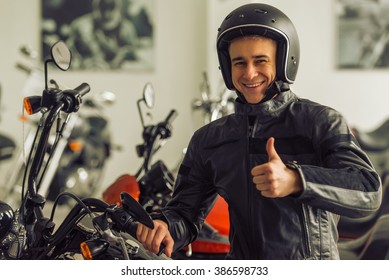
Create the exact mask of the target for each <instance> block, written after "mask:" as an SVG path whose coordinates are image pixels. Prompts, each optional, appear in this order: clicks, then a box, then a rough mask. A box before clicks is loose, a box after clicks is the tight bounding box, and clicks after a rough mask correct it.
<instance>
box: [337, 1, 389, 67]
mask: <svg viewBox="0 0 389 280" xmlns="http://www.w3.org/2000/svg"><path fill="white" fill-rule="evenodd" d="M336 13H337V20H338V54H337V63H338V67H339V68H349V69H350V68H357V69H375V68H385V67H389V17H388V15H389V0H358V1H355V0H336Z"/></svg>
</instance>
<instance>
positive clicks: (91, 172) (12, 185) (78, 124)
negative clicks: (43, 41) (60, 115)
mask: <svg viewBox="0 0 389 280" xmlns="http://www.w3.org/2000/svg"><path fill="white" fill-rule="evenodd" d="M21 52H22V53H23V54H24V55H26V56H28V57H29V58H31V57H32V58H33V57H35V55H33V54H32V53H33V51H32V50H31V49H30V48H27V47H23V48H21ZM16 66H17V68H18V69H20V70H22V71H23V72H25V73H26V74H27V75H28V78H27V82H26V83H25V86H24V89H23V94H24V95H25V96H29V99H30V100H31V101H33V102H34V100H37V102H39V100H40V98H41V97H40V96H39V95H36V94H37V92H38V89H39V88H41V87H39V84H43V82H42V81H43V80H44V73H43V71H42V70H41V69H40V68H39V67H31V66H29V65H27V64H26V63H21V62H19V63H17V65H16ZM49 82H50V84H51V85H52V86H53V87H55V88H57V90H59V86H58V84H57V83H56V82H55V81H54V80H52V79H51V80H50V81H49ZM28 93H30V94H28ZM31 95H33V96H31ZM115 98H116V97H115V94H114V93H112V92H109V91H104V92H100V93H99V94H98V95H96V96H94V97H92V98H85V99H84V100H83V108H84V110H82V112H80V111H77V112H74V113H73V114H72V115H71V116H70V115H67V116H66V120H65V122H66V126H65V127H64V129H62V131H61V134H60V137H59V139H56V137H55V136H50V137H49V139H48V146H49V147H53V145H54V142H55V141H57V142H56V144H55V145H56V148H55V151H54V152H52V153H51V148H49V149H47V155H46V156H45V157H44V158H43V160H44V161H46V160H47V159H48V158H50V162H48V163H47V165H46V171H45V174H46V175H45V176H44V177H43V178H42V182H41V183H40V186H39V189H38V193H39V194H41V195H43V196H44V197H46V198H47V199H48V200H49V201H51V202H52V201H54V200H55V198H56V197H57V196H58V194H59V193H61V192H64V191H71V192H72V193H74V194H76V195H77V196H79V197H88V196H94V195H95V194H97V192H98V191H99V190H100V188H101V182H102V178H103V176H104V175H105V170H106V166H107V162H108V159H109V158H110V156H111V153H112V151H113V150H115V149H118V148H119V147H117V146H116V145H114V144H113V143H112V140H111V133H110V126H109V122H108V118H107V117H106V116H105V114H104V109H105V107H106V106H110V105H112V104H113V103H114V102H115ZM21 119H23V120H24V122H23V134H25V135H26V136H25V137H23V138H24V139H23V145H22V146H21V147H20V148H19V149H18V150H17V152H16V156H15V158H14V161H13V162H12V165H11V169H10V170H9V171H8V173H7V174H6V177H7V179H6V180H5V184H4V188H3V194H1V195H0V198H1V199H3V200H4V201H5V202H7V203H8V204H10V205H12V206H13V207H16V206H17V205H18V204H19V203H20V193H21V189H22V182H23V171H24V168H25V161H26V153H25V151H26V150H29V149H31V147H32V143H33V139H34V137H35V130H36V128H37V126H38V124H39V118H36V116H35V115H23V118H21ZM24 130H26V133H24ZM49 153H51V156H50V157H49ZM66 201H67V200H66V199H63V200H62V201H61V204H65V203H66Z"/></svg>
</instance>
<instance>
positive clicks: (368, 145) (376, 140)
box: [353, 119, 389, 152]
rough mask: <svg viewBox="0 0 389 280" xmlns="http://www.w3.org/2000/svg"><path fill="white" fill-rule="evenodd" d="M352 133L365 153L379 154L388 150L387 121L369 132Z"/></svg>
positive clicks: (388, 130)
mask: <svg viewBox="0 0 389 280" xmlns="http://www.w3.org/2000/svg"><path fill="white" fill-rule="evenodd" d="M353 133H354V135H355V137H356V138H357V140H358V142H359V144H360V145H361V147H362V149H363V150H365V151H366V152H369V151H370V152H381V151H385V150H387V149H389V141H388V138H389V119H388V120H387V121H385V122H384V123H383V124H381V125H380V126H379V127H378V128H376V129H374V130H372V131H370V132H361V131H358V130H357V129H354V130H353Z"/></svg>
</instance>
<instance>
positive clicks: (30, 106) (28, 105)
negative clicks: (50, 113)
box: [23, 95, 42, 115]
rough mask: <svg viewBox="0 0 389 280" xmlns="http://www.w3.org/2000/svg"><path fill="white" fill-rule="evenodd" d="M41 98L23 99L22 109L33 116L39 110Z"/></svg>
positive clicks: (30, 97)
mask: <svg viewBox="0 0 389 280" xmlns="http://www.w3.org/2000/svg"><path fill="white" fill-rule="evenodd" d="M41 100H42V97H41V96H36V95H34V96H29V97H25V98H24V99H23V104H24V109H25V110H26V112H27V114H29V115H33V114H35V113H38V112H39V111H40V110H41Z"/></svg>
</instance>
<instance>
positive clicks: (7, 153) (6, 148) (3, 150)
mask: <svg viewBox="0 0 389 280" xmlns="http://www.w3.org/2000/svg"><path fill="white" fill-rule="evenodd" d="M1 98H2V88H1V85H0V109H2V107H1V104H2V103H1V100H2V99H1ZM15 149H16V143H15V141H14V140H13V139H12V138H11V137H9V136H8V135H6V134H5V133H0V161H3V160H8V159H10V158H12V156H13V155H14V153H15Z"/></svg>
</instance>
